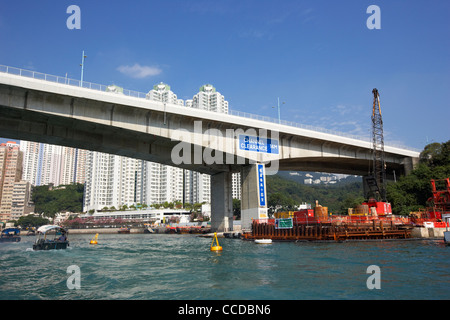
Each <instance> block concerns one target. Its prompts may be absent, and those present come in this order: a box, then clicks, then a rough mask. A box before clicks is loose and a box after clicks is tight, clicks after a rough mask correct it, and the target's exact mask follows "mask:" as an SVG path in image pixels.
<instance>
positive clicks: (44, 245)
mask: <svg viewBox="0 0 450 320" xmlns="http://www.w3.org/2000/svg"><path fill="white" fill-rule="evenodd" d="M37 233H38V238H37V239H36V242H35V243H34V244H33V250H35V251H37V250H59V249H67V247H68V246H69V239H68V238H67V234H68V232H67V230H66V229H64V228H63V227H60V226H57V225H51V224H47V225H44V226H42V227H39V229H37ZM51 238H53V239H51Z"/></svg>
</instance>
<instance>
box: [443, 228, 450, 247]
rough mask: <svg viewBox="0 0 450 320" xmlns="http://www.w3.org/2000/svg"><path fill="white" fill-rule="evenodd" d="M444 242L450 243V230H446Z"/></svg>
mask: <svg viewBox="0 0 450 320" xmlns="http://www.w3.org/2000/svg"><path fill="white" fill-rule="evenodd" d="M444 242H445V243H446V244H447V245H450V231H444Z"/></svg>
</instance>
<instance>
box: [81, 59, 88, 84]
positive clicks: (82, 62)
mask: <svg viewBox="0 0 450 320" xmlns="http://www.w3.org/2000/svg"><path fill="white" fill-rule="evenodd" d="M85 58H87V56H85V55H84V50H83V54H82V56H81V64H80V66H81V82H80V87H82V86H83V73H84V59H85Z"/></svg>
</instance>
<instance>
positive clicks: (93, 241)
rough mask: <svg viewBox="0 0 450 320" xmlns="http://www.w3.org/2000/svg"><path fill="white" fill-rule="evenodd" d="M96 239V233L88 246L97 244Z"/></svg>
mask: <svg viewBox="0 0 450 320" xmlns="http://www.w3.org/2000/svg"><path fill="white" fill-rule="evenodd" d="M97 239H98V233H97V234H96V235H95V237H94V238H92V240H91V242H90V244H97Z"/></svg>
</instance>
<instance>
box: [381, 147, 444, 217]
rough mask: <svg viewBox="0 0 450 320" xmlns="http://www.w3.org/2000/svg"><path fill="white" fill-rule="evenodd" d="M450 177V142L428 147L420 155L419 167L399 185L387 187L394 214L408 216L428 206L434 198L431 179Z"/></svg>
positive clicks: (401, 178)
mask: <svg viewBox="0 0 450 320" xmlns="http://www.w3.org/2000/svg"><path fill="white" fill-rule="evenodd" d="M448 177H450V140H449V141H447V142H445V143H442V144H440V143H432V144H429V145H427V146H426V147H425V148H424V150H423V151H422V152H421V154H420V160H419V164H418V165H417V167H416V168H415V169H414V170H413V171H411V173H410V174H409V175H407V176H403V177H400V179H399V180H398V182H397V183H389V184H388V185H387V188H386V191H387V199H388V201H389V202H390V203H391V205H392V212H393V213H394V214H401V215H408V214H409V213H410V212H412V211H417V210H418V209H420V208H425V207H426V206H427V200H428V199H429V198H430V197H431V196H432V193H431V184H430V180H431V179H445V178H448Z"/></svg>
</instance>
